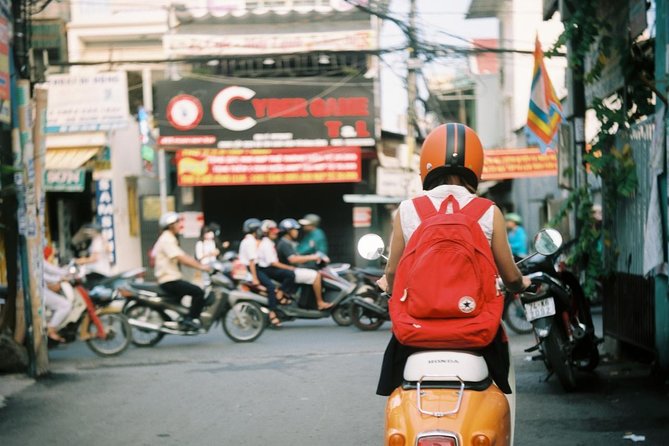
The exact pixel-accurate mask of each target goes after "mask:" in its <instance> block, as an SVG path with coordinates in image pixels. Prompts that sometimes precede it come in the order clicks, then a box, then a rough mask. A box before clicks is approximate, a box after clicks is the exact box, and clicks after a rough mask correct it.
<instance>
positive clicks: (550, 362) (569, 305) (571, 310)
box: [521, 230, 601, 391]
mask: <svg viewBox="0 0 669 446" xmlns="http://www.w3.org/2000/svg"><path fill="white" fill-rule="evenodd" d="M552 231H553V232H552V234H553V240H556V239H557V238H559V239H560V242H561V240H562V236H561V235H560V233H559V232H557V231H555V230H552ZM540 243H541V240H539V241H537V243H535V245H536V248H535V249H536V250H537V251H538V253H539V254H542V255H540V256H536V257H535V258H534V259H533V261H531V262H528V263H527V266H526V270H527V271H528V272H529V274H528V276H529V277H530V278H531V279H532V285H531V286H530V287H529V288H528V289H527V290H525V292H523V293H522V294H521V300H522V302H523V305H524V309H525V314H526V317H527V320H528V321H529V322H530V323H531V324H532V327H533V329H534V335H535V338H536V341H537V343H536V345H535V346H533V347H531V348H529V349H527V350H525V351H526V352H534V351H538V352H539V354H538V355H536V356H534V357H533V359H535V360H543V361H544V364H545V365H546V368H547V370H548V372H549V374H548V377H547V378H546V379H548V378H550V376H551V375H552V374H553V373H555V374H556V375H557V377H558V380H559V381H560V384H561V385H562V387H563V388H564V389H565V390H566V391H572V390H574V389H576V387H577V382H576V374H575V371H576V370H583V371H591V370H594V369H595V368H596V367H597V365H598V364H599V350H598V347H597V346H598V344H599V343H600V342H601V340H600V339H599V338H597V336H595V329H594V324H593V321H592V314H591V312H590V304H589V302H588V299H587V298H586V296H585V294H584V292H583V288H582V287H581V285H580V283H579V280H578V278H577V277H576V276H575V275H574V274H573V273H571V272H570V271H568V270H566V269H561V270H559V269H557V268H556V266H555V264H556V262H555V257H556V254H558V253H559V251H556V252H553V253H545V252H542V250H541V248H543V247H542V246H541V245H540Z"/></svg>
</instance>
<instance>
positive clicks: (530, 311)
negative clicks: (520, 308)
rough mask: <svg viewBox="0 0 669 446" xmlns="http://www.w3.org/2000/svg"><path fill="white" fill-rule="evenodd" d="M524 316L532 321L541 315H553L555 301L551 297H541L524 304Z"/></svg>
mask: <svg viewBox="0 0 669 446" xmlns="http://www.w3.org/2000/svg"><path fill="white" fill-rule="evenodd" d="M524 306H525V318H527V320H528V321H530V322H532V321H533V320H535V319H539V318H542V317H547V316H553V315H554V314H555V301H554V300H553V298H552V297H548V298H546V299H541V300H538V301H536V302H531V303H529V304H525V305H524Z"/></svg>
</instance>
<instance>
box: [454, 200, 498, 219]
mask: <svg viewBox="0 0 669 446" xmlns="http://www.w3.org/2000/svg"><path fill="white" fill-rule="evenodd" d="M494 204H495V203H493V202H492V201H490V200H488V199H485V198H481V197H474V199H473V200H472V201H470V202H469V203H467V205H466V206H465V207H463V208H462V211H461V212H462V213H463V214H465V215H467V216H469V217H471V218H472V219H474V220H475V221H478V220H479V219H480V218H481V217H483V214H485V213H486V212H487V211H488V209H490V206H493V205H494Z"/></svg>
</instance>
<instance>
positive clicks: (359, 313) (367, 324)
mask: <svg viewBox="0 0 669 446" xmlns="http://www.w3.org/2000/svg"><path fill="white" fill-rule="evenodd" d="M351 320H352V321H353V325H355V326H356V327H358V328H359V329H360V330H362V331H373V330H378V328H379V327H380V326H381V325H383V323H384V322H385V321H384V320H383V319H382V318H380V317H379V316H378V315H377V314H374V313H373V312H372V311H369V310H367V309H366V308H363V307H361V306H359V305H356V304H351Z"/></svg>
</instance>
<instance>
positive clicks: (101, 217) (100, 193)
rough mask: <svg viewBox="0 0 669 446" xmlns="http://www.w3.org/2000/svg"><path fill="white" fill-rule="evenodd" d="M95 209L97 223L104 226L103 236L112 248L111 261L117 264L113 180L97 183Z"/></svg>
mask: <svg viewBox="0 0 669 446" xmlns="http://www.w3.org/2000/svg"><path fill="white" fill-rule="evenodd" d="M95 208H96V210H97V216H96V221H97V223H98V224H99V225H100V226H102V236H103V237H104V238H105V240H107V243H109V246H110V247H111V253H110V255H109V260H110V261H111V262H112V263H116V243H115V237H114V198H113V196H112V182H111V180H107V179H104V180H98V181H96V182H95Z"/></svg>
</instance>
